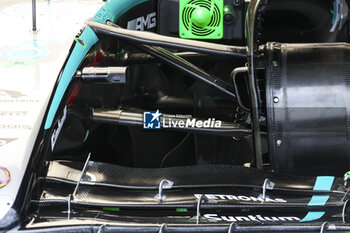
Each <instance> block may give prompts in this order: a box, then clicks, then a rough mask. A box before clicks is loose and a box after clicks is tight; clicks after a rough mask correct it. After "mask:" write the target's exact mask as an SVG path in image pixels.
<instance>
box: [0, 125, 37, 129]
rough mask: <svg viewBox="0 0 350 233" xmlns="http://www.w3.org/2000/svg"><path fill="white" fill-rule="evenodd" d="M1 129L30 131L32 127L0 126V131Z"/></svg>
mask: <svg viewBox="0 0 350 233" xmlns="http://www.w3.org/2000/svg"><path fill="white" fill-rule="evenodd" d="M1 129H25V130H31V129H32V127H31V126H30V125H13V124H10V125H0V130H1Z"/></svg>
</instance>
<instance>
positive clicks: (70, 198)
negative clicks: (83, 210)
mask: <svg viewBox="0 0 350 233" xmlns="http://www.w3.org/2000/svg"><path fill="white" fill-rule="evenodd" d="M71 201H72V194H69V196H68V210H67V215H68V216H67V218H68V219H70V214H71V208H70V203H71Z"/></svg>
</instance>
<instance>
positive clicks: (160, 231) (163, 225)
mask: <svg viewBox="0 0 350 233" xmlns="http://www.w3.org/2000/svg"><path fill="white" fill-rule="evenodd" d="M165 227H166V224H162V225H161V226H160V228H159V233H163V232H164V228H165Z"/></svg>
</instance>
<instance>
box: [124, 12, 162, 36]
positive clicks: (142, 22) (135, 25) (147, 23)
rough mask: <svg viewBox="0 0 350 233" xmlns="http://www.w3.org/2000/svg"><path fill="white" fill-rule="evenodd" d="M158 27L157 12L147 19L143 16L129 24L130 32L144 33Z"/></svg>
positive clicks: (149, 15)
mask: <svg viewBox="0 0 350 233" xmlns="http://www.w3.org/2000/svg"><path fill="white" fill-rule="evenodd" d="M156 26H157V17H156V12H152V13H150V14H148V15H147V16H146V17H144V16H141V17H139V18H137V19H134V20H131V21H129V22H128V29H129V30H137V31H144V30H145V28H146V29H147V30H149V29H152V28H155V27H156Z"/></svg>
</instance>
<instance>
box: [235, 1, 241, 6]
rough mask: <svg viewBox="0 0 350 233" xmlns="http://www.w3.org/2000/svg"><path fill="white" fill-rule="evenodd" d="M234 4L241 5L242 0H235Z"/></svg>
mask: <svg viewBox="0 0 350 233" xmlns="http://www.w3.org/2000/svg"><path fill="white" fill-rule="evenodd" d="M233 5H235V6H240V5H241V0H233Z"/></svg>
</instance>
